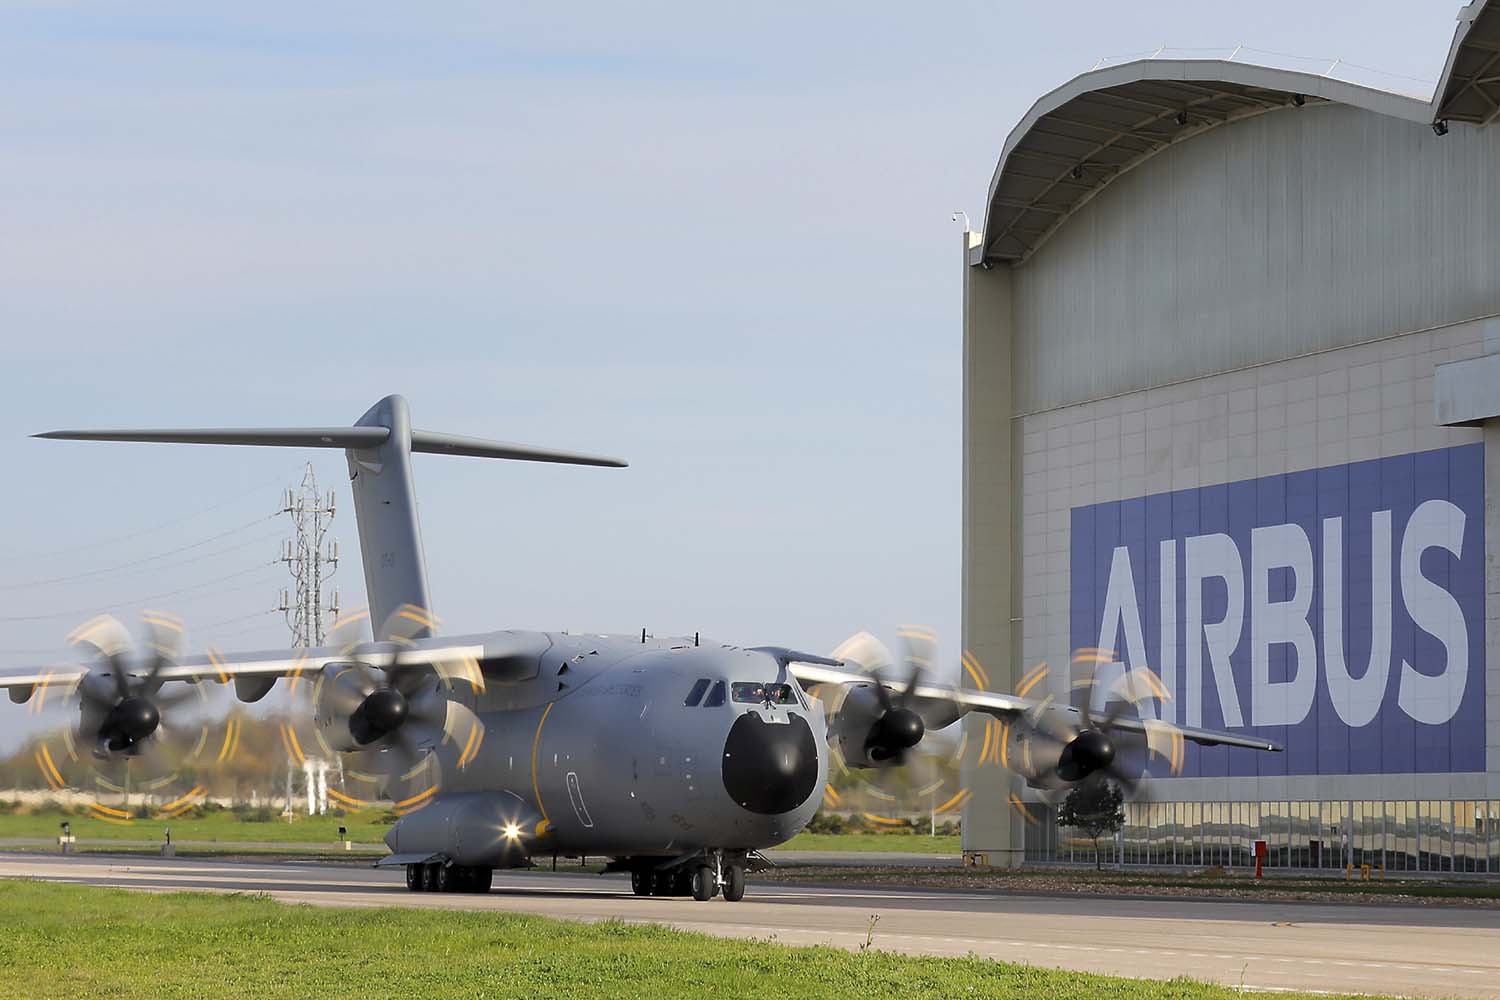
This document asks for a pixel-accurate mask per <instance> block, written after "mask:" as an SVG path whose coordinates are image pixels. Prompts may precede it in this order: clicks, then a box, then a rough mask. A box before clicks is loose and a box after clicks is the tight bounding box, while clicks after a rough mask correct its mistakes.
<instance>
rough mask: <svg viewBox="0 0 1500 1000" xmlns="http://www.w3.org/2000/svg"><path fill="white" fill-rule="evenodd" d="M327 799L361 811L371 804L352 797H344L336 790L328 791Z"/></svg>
mask: <svg viewBox="0 0 1500 1000" xmlns="http://www.w3.org/2000/svg"><path fill="white" fill-rule="evenodd" d="M328 797H329V798H331V799H333V800H335V801H337V802H342V803H344V805H346V806H354V807H355V808H356V809H363V808H364V807H365V806H368V805H370V804H371V803H369V802H366V801H365V800H364V799H356V798H355V797H354V796H352V795H345V794H344V793H343V792H341V791H339V790H338V789H337V788H330V789H328Z"/></svg>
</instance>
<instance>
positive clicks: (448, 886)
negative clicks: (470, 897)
mask: <svg viewBox="0 0 1500 1000" xmlns="http://www.w3.org/2000/svg"><path fill="white" fill-rule="evenodd" d="M459 881H460V878H459V873H458V871H457V870H455V869H453V868H450V867H448V866H447V865H443V864H440V865H438V866H437V891H438V892H453V891H455V890H456V889H457V888H458V883H459Z"/></svg>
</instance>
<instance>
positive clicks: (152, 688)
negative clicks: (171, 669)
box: [141, 611, 183, 695]
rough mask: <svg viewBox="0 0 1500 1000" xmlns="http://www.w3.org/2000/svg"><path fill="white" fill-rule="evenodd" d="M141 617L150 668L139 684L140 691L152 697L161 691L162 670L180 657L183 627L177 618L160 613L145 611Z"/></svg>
mask: <svg viewBox="0 0 1500 1000" xmlns="http://www.w3.org/2000/svg"><path fill="white" fill-rule="evenodd" d="M141 617H142V618H143V619H144V621H145V623H146V633H147V636H148V637H149V639H148V642H147V650H148V651H149V653H150V656H151V666H150V668H149V669H148V670H147V672H146V679H145V680H144V681H142V682H141V691H142V692H143V693H145V694H148V695H154V694H156V692H158V691H160V690H161V685H162V681H161V672H162V668H163V667H166V666H169V665H170V664H172V663H175V662H176V661H177V658H178V656H180V655H181V652H182V636H183V627H182V622H181V621H179V620H178V619H177V618H175V617H173V616H172V615H169V614H166V613H165V612H161V611H147V612H145V613H144V614H143V615H142V616H141Z"/></svg>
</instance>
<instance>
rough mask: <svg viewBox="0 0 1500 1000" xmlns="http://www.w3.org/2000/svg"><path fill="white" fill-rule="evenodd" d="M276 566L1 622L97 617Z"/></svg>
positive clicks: (9, 617)
mask: <svg viewBox="0 0 1500 1000" xmlns="http://www.w3.org/2000/svg"><path fill="white" fill-rule="evenodd" d="M275 565H276V563H274V562H269V563H261V564H259V565H257V566H251V567H250V568H249V569H242V570H239V571H238V572H235V573H229V574H227V575H225V576H220V577H215V578H214V579H212V580H204V581H203V582H201V583H195V584H192V585H190V586H187V587H179V588H178V589H176V590H167V591H163V592H162V593H159V594H145V595H142V596H140V597H132V598H130V599H129V600H124V601H116V602H115V603H113V604H96V605H93V606H92V607H87V608H73V609H70V610H68V611H53V612H49V613H47V614H43V615H0V622H43V621H51V620H53V619H57V618H82V617H86V616H90V615H96V614H98V613H99V612H101V611H113V610H118V609H119V608H128V607H132V606H139V605H141V604H144V603H146V602H147V601H159V600H162V599H163V598H167V597H177V596H179V595H181V594H188V593H192V592H194V591H198V590H202V589H203V588H205V587H212V586H214V585H215V584H219V583H223V582H224V581H226V580H234V579H238V578H239V577H243V576H248V575H250V574H251V573H263V572H265V571H266V570H267V569H269V568H271V567H272V566H275ZM257 585H258V584H246V585H245V586H243V587H226V588H225V589H223V590H219V591H214V594H232V593H234V592H235V591H238V590H245V589H248V588H249V587H251V586H257ZM200 596H208V595H200Z"/></svg>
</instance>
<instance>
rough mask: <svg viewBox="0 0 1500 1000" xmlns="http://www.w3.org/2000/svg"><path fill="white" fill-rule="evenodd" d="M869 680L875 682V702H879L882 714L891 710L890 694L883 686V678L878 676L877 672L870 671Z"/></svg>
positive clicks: (878, 672)
mask: <svg viewBox="0 0 1500 1000" xmlns="http://www.w3.org/2000/svg"><path fill="white" fill-rule="evenodd" d="M870 679H871V680H872V681H874V682H875V700H876V701H878V702H880V711H881V712H882V713H884V712H889V711H890V710H891V692H890V689H889V688H887V687H886V686H885V678H884V677H881V676H880V671H879V670H871V671H870Z"/></svg>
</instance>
